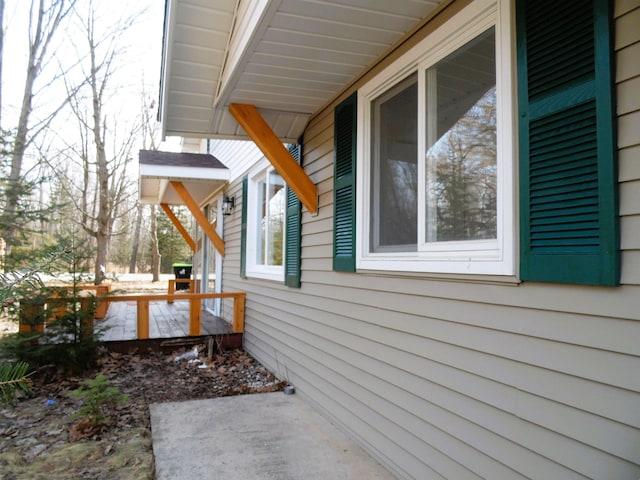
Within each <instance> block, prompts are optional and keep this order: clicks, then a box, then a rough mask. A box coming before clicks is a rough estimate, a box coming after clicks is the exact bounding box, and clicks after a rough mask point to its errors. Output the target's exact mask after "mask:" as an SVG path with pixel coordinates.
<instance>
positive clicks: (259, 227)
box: [246, 167, 286, 280]
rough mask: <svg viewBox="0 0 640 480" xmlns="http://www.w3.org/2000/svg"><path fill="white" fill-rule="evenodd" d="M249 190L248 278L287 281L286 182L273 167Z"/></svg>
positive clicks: (252, 182) (253, 181) (256, 178)
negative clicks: (285, 259)
mask: <svg viewBox="0 0 640 480" xmlns="http://www.w3.org/2000/svg"><path fill="white" fill-rule="evenodd" d="M247 186H248V197H247V202H248V207H249V209H248V212H247V213H248V218H247V267H246V268H247V271H246V273H247V276H250V277H251V276H252V277H258V278H266V279H272V280H283V278H284V263H283V261H284V228H285V208H286V189H285V182H284V180H283V179H282V177H281V176H280V175H279V174H278V173H277V172H276V171H275V170H274V169H273V168H272V167H263V168H262V169H260V170H259V171H257V172H256V173H254V174H253V175H250V176H249V181H248V185H247Z"/></svg>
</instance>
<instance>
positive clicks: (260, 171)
mask: <svg viewBox="0 0 640 480" xmlns="http://www.w3.org/2000/svg"><path fill="white" fill-rule="evenodd" d="M272 168H273V167H272V165H271V164H270V163H269V161H268V160H266V159H263V160H262V161H261V162H260V163H259V164H258V165H257V166H256V167H255V168H254V169H253V170H251V172H250V173H249V176H248V180H249V181H248V185H247V187H248V191H247V243H246V249H247V251H246V252H245V254H246V259H247V264H246V275H247V277H252V278H261V279H264V280H274V281H278V282H283V281H284V261H283V265H279V266H277V265H259V264H256V238H257V232H256V230H255V229H256V225H257V222H258V211H257V210H256V202H257V191H258V188H257V185H256V182H257V179H262V178H263V176H264V175H266V173H267V171H268V170H269V169H272ZM285 221H286V215H285ZM283 228H284V229H285V230H284V232H285V234H286V225H285V226H284V227H283ZM286 244H287V242H286V240H285V239H284V238H283V245H282V250H283V252H282V255H283V257H282V258H283V259H284V258H286V256H285V255H286V252H285V251H284V250H285V247H286Z"/></svg>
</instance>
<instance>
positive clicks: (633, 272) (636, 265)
mask: <svg viewBox="0 0 640 480" xmlns="http://www.w3.org/2000/svg"><path fill="white" fill-rule="evenodd" d="M621 281H622V282H623V283H626V284H630V285H631V284H633V285H640V251H639V250H629V251H624V252H622V272H621ZM637 305H638V299H636V308H637ZM636 338H637V337H636Z"/></svg>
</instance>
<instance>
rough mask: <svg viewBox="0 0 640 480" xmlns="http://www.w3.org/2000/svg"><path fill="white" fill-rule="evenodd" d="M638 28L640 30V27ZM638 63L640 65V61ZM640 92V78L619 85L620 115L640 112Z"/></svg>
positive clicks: (618, 106)
mask: <svg viewBox="0 0 640 480" xmlns="http://www.w3.org/2000/svg"><path fill="white" fill-rule="evenodd" d="M638 28H640V25H639V26H638ZM638 63H640V61H639V62H638ZM638 92H640V76H638V77H635V78H632V79H630V80H626V81H624V82H622V83H619V84H618V86H617V97H618V102H617V111H618V115H623V114H625V113H630V112H633V111H636V110H640V95H639V94H638Z"/></svg>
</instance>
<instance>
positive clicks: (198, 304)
mask: <svg viewBox="0 0 640 480" xmlns="http://www.w3.org/2000/svg"><path fill="white" fill-rule="evenodd" d="M201 322H202V300H201V299H199V298H192V299H190V300H189V335H191V336H192V337H195V336H198V335H200V326H201Z"/></svg>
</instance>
